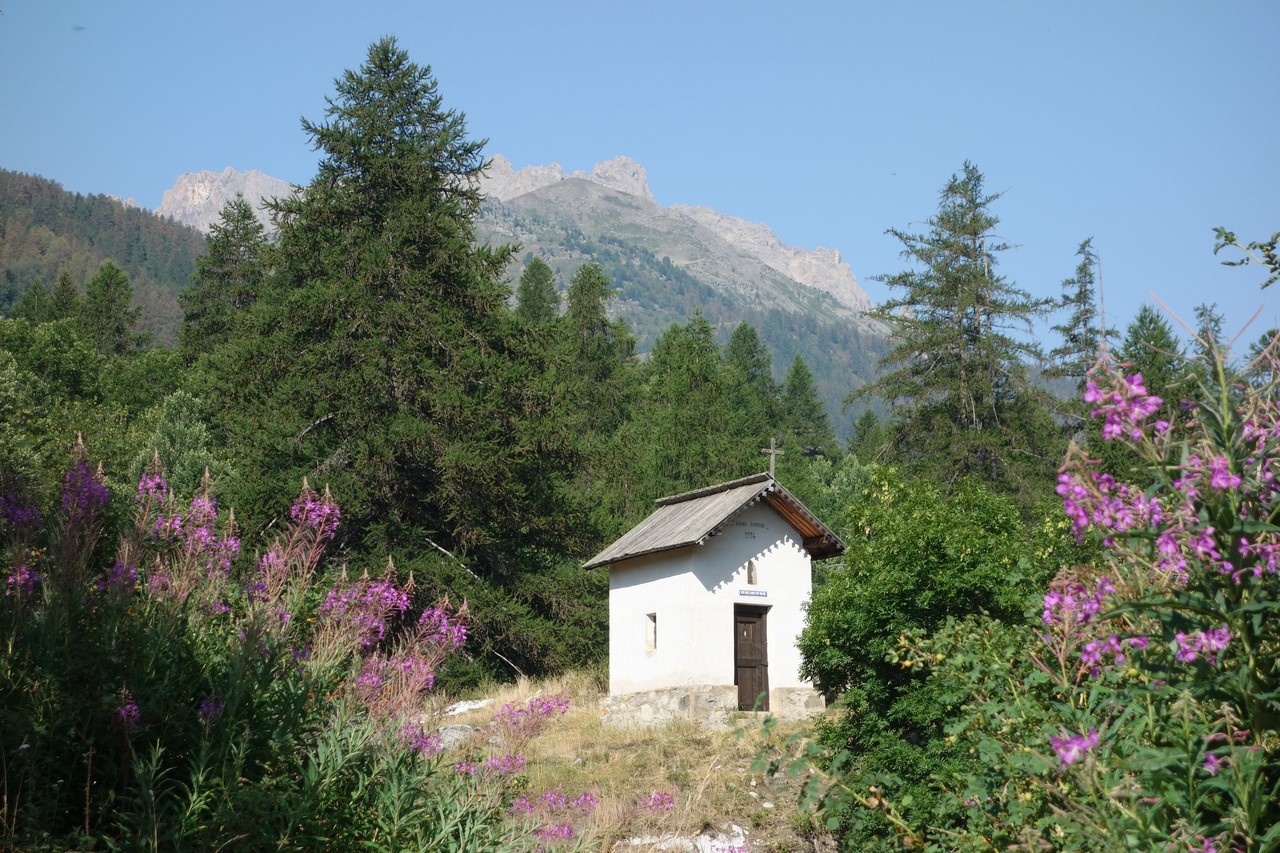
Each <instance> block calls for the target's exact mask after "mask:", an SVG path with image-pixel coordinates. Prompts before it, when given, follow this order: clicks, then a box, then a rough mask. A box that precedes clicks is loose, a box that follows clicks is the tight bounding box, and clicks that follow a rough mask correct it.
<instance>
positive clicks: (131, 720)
mask: <svg viewBox="0 0 1280 853" xmlns="http://www.w3.org/2000/svg"><path fill="white" fill-rule="evenodd" d="M111 718H112V721H113V722H114V723H115V724H116V725H117V726H119V727H120V728H121V729H123V730H124V731H125V732H126V733H127V732H132V731H133V730H134V729H136V728H137V727H138V724H139V723H141V722H142V712H141V711H140V710H139V709H138V703H137V702H135V701H133V696H131V695H129V694H128V693H124V694H123V695H122V696H121V698H120V701H119V703H118V704H117V705H116V707H115V710H114V711H113V712H112V714H111Z"/></svg>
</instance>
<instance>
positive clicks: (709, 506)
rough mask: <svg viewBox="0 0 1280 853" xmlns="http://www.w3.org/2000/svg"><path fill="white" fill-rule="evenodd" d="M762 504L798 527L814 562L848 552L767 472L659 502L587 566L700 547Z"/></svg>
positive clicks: (826, 528)
mask: <svg viewBox="0 0 1280 853" xmlns="http://www.w3.org/2000/svg"><path fill="white" fill-rule="evenodd" d="M761 500H762V501H764V502H765V503H767V504H768V505H769V506H770V507H772V508H773V510H774V511H775V512H777V513H778V515H780V516H782V518H783V520H785V521H786V522H787V523H788V524H790V525H791V526H792V527H793V528H795V530H796V532H798V533H799V534H800V536H801V537H802V539H803V544H804V548H805V550H806V551H808V552H809V556H810V557H812V558H813V559H815V560H825V559H826V558H828V557H838V556H839V555H841V554H843V553H844V543H843V542H841V541H840V537H838V536H836V535H835V533H833V532H831V530H830V529H829V528H828V527H827V526H826V525H825V524H823V523H822V522H821V521H819V520H818V518H817V516H815V515H814V514H813V513H811V512H809V510H808V509H806V508H805V506H804V504H802V503H800V501H799V500H797V499H796V497H795V495H793V494H791V493H790V492H788V491H787V490H786V489H784V488H783V487H782V484H780V483H779V482H778V481H777V480H775V479H773V477H771V476H769V475H768V474H753V475H751V476H750V477H743V478H742V479H740V480H732V481H730V482H728V483H721V484H719V485H718V486H708V487H707V488H704V489H695V490H694V491H692V492H684V493H682V494H679V495H672V496H671V497H667V498H659V499H658V500H657V501H656V502H655V503H657V505H658V508H657V509H656V510H654V511H653V513H652V514H651V515H650V516H649V517H648V518H646V519H645V520H644V521H642V522H640V523H639V524H637V525H636V526H635V527H633V528H631V530H629V531H627V533H625V534H623V536H622V537H621V538H620V539H618V540H617V541H616V542H614V543H613V544H612V545H610V546H609V547H607V548H605V549H604V550H603V551H601V552H600V553H599V554H597V555H596V556H594V557H592V558H591V559H590V560H588V561H587V562H586V563H585V564H583V568H585V569H592V568H595V567H596V566H605V565H610V564H617V563H621V562H623V561H625V560H630V559H632V558H634V557H640V556H643V555H645V554H654V553H657V552H659V551H670V550H672V549H675V548H683V547H685V546H687V545H701V544H702V543H703V542H705V541H707V539H708V538H710V537H712V536H714V535H716V534H717V533H719V532H720V529H721V528H722V527H723V526H724V525H725V523H726V522H728V521H729V520H731V519H732V518H733V517H734V516H736V515H737V514H738V513H739V512H741V511H742V510H744V509H746V508H747V507H749V506H751V505H752V504H754V503H756V502H757V501H761Z"/></svg>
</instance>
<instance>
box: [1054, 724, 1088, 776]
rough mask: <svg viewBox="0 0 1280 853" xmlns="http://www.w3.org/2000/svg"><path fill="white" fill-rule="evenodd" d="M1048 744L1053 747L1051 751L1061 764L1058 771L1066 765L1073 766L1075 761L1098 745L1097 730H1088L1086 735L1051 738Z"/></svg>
mask: <svg viewBox="0 0 1280 853" xmlns="http://www.w3.org/2000/svg"><path fill="white" fill-rule="evenodd" d="M1049 743H1050V745H1052V746H1053V751H1054V753H1056V754H1057V756H1058V761H1059V762H1061V764H1060V765H1059V769H1062V768H1065V767H1067V766H1068V765H1071V764H1075V763H1076V762H1077V761H1079V760H1080V759H1082V758H1084V756H1085V753H1087V752H1088V751H1089V750H1091V749H1093V748H1094V747H1095V746H1097V745H1098V730H1097V729H1089V733H1088V734H1087V735H1085V734H1078V735H1071V736H1070V737H1060V738H1059V737H1051V738H1049Z"/></svg>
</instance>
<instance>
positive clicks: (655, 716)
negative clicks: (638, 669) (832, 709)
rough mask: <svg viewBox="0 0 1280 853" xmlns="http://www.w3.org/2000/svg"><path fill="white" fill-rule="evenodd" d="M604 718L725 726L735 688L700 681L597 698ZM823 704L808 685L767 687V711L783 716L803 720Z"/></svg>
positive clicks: (623, 723) (632, 723)
mask: <svg viewBox="0 0 1280 853" xmlns="http://www.w3.org/2000/svg"><path fill="white" fill-rule="evenodd" d="M600 707H601V708H602V709H603V711H604V721H605V722H606V723H608V724H609V725H612V726H618V727H620V728H656V727H658V726H664V725H666V724H668V723H673V722H675V721H677V720H691V721H694V722H699V723H702V724H703V725H705V726H706V727H707V728H713V729H714V728H721V729H722V728H728V727H729V725H730V723H731V721H732V719H733V716H734V715H735V714H738V713H744V712H739V711H738V688H737V687H735V686H733V685H732V684H700V685H695V686H687V687H667V688H663V689H662V690H641V691H639V692H637V693H625V694H622V695H616V696H606V697H604V698H603V699H601V700H600ZM825 707H826V703H825V702H824V701H823V699H822V695H821V694H820V693H818V692H817V691H815V690H813V689H812V688H810V687H775V688H774V689H773V690H771V691H769V708H770V713H771V714H772V715H773V716H775V717H778V718H779V719H783V720H803V719H806V718H808V717H811V716H813V715H814V714H816V713H818V712H820V711H821V710H822V709H824V708H825Z"/></svg>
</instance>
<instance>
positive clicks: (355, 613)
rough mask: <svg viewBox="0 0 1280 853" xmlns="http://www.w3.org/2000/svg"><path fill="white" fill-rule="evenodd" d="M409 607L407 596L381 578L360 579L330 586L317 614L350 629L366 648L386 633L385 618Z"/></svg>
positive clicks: (397, 614) (401, 612)
mask: <svg viewBox="0 0 1280 853" xmlns="http://www.w3.org/2000/svg"><path fill="white" fill-rule="evenodd" d="M408 609H409V596H408V595H407V594H405V593H403V592H401V591H400V590H399V589H397V588H396V586H395V584H393V583H391V582H389V581H384V580H368V579H367V578H366V579H361V580H358V581H354V582H352V583H349V584H347V585H345V586H340V587H334V588H333V589H331V590H329V593H328V595H327V596H325V600H324V603H323V604H321V605H320V610H319V613H320V615H321V616H323V617H325V618H326V619H328V620H330V621H331V622H333V623H335V624H337V625H340V626H343V627H345V628H347V629H349V630H351V631H352V632H353V633H354V634H355V636H356V638H357V639H358V640H359V643H360V645H362V646H364V647H365V648H368V647H370V646H373V645H374V644H376V643H378V642H380V641H381V640H382V639H383V638H384V637H386V635H387V621H388V620H389V619H393V618H396V617H398V616H401V615H403V614H404V612H405V611H406V610H408Z"/></svg>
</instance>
